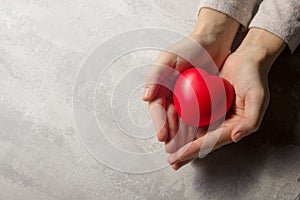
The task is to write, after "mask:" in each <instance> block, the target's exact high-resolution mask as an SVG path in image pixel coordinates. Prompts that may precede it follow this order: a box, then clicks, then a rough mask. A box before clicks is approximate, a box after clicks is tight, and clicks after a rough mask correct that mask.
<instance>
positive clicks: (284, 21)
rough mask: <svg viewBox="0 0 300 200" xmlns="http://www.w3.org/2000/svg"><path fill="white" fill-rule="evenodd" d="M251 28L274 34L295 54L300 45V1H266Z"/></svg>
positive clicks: (261, 5)
mask: <svg viewBox="0 0 300 200" xmlns="http://www.w3.org/2000/svg"><path fill="white" fill-rule="evenodd" d="M249 27H250V28H255V27H256V28H262V29H265V30H268V31H270V32H272V33H273V34H275V35H277V36H278V37H280V38H281V39H282V40H284V41H285V42H286V43H287V45H288V46H289V48H290V50H291V52H293V51H294V50H295V49H296V47H297V46H298V45H299V43H300V1H299V0H288V1H283V0H264V1H263V2H262V3H261V4H260V7H259V10H258V12H257V13H256V15H255V16H254V18H253V20H252V21H251V23H250V26H249Z"/></svg>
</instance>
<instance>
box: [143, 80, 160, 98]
mask: <svg viewBox="0 0 300 200" xmlns="http://www.w3.org/2000/svg"><path fill="white" fill-rule="evenodd" d="M159 88H160V85H159V84H156V83H148V84H146V86H145V89H144V96H143V100H144V101H151V100H152V99H153V98H154V97H155V96H156V94H157V92H158V90H159Z"/></svg>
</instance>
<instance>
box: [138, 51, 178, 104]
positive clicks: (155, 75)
mask: <svg viewBox="0 0 300 200" xmlns="http://www.w3.org/2000/svg"><path fill="white" fill-rule="evenodd" d="M165 59H167V56H166V57H165ZM169 62H170V61H168V60H161V61H156V63H153V64H152V66H151V68H150V70H149V72H148V73H147V76H146V80H145V81H146V85H145V89H144V96H143V100H144V101H151V100H152V99H153V98H154V97H155V96H156V95H157V93H158V91H159V89H160V87H161V85H164V86H166V87H169V85H168V84H167V82H166V81H165V77H168V76H169V74H170V73H172V72H173V71H175V70H174V69H173V68H172V67H170V66H169V65H170V64H169Z"/></svg>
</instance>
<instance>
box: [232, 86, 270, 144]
mask: <svg viewBox="0 0 300 200" xmlns="http://www.w3.org/2000/svg"><path fill="white" fill-rule="evenodd" d="M267 106H268V99H267V98H266V96H265V95H264V93H263V92H260V93H258V94H256V95H254V96H248V97H246V101H245V110H244V117H245V118H244V119H243V120H242V121H241V123H239V125H238V126H236V127H235V129H234V130H233V132H232V140H233V141H234V142H238V141H239V140H241V139H242V138H243V137H245V136H248V135H250V134H251V133H253V132H255V131H257V130H258V128H259V126H260V124H261V121H262V119H263V116H264V113H265V111H266V108H267Z"/></svg>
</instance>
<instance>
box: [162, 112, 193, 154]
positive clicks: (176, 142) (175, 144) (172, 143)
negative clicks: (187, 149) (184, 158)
mask: <svg viewBox="0 0 300 200" xmlns="http://www.w3.org/2000/svg"><path fill="white" fill-rule="evenodd" d="M178 124H179V127H178V131H177V132H176V133H175V135H174V137H172V138H171V139H170V140H169V141H167V142H166V144H165V148H166V152H167V153H174V152H175V151H177V149H179V148H180V147H181V146H182V145H183V142H184V141H185V136H186V133H187V131H188V127H187V126H186V125H185V124H184V123H181V119H180V118H179V119H178Z"/></svg>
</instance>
